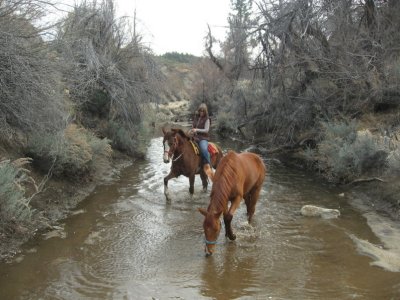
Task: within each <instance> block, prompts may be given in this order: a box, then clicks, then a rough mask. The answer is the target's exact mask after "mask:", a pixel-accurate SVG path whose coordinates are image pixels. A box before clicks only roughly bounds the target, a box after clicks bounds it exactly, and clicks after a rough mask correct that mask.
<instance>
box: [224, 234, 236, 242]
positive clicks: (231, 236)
mask: <svg viewBox="0 0 400 300" xmlns="http://www.w3.org/2000/svg"><path fill="white" fill-rule="evenodd" d="M226 236H227V237H228V238H229V239H230V240H231V241H234V240H236V234H233V233H232V234H227V235H226Z"/></svg>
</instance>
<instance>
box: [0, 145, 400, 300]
mask: <svg viewBox="0 0 400 300" xmlns="http://www.w3.org/2000/svg"><path fill="white" fill-rule="evenodd" d="M222 146H223V149H228V148H235V147H233V146H232V145H229V144H226V145H222ZM235 150H237V151H241V150H243V149H240V148H236V149H235ZM162 152H163V150H162V140H161V138H154V139H153V140H152V141H151V144H150V145H149V148H148V153H147V159H146V160H144V161H140V162H134V163H133V165H132V166H130V167H128V168H126V169H124V170H123V171H122V173H120V174H119V175H118V177H117V178H115V180H113V181H112V182H111V183H108V184H105V185H102V186H99V187H98V188H97V189H96V190H95V191H94V193H93V194H91V195H90V196H89V197H87V198H86V199H85V200H84V201H83V202H82V203H81V204H80V205H79V207H78V208H77V209H76V211H75V214H74V215H72V216H71V217H69V218H68V219H66V220H64V221H62V222H61V223H60V226H59V228H56V229H55V230H54V231H52V232H50V233H47V234H45V235H41V236H38V237H37V238H36V239H34V240H33V241H31V242H29V243H28V244H27V245H26V246H25V248H24V251H23V252H22V253H21V254H20V255H19V256H17V257H16V258H15V260H14V261H13V262H12V263H7V264H1V265H0V298H1V299H374V300H375V299H400V273H399V272H398V270H397V269H396V263H397V262H396V260H395V259H394V261H390V260H389V262H387V263H388V264H389V265H391V266H392V267H394V268H393V269H392V270H390V268H387V267H386V266H385V265H384V264H379V263H377V261H378V256H377V255H375V254H373V251H372V250H371V251H369V250H368V249H369V248H368V247H369V246H372V247H375V248H376V249H378V252H379V249H380V250H382V251H385V247H386V246H387V244H385V240H384V239H382V238H381V237H380V236H379V234H380V232H379V230H378V231H376V230H374V228H376V226H374V224H375V225H376V224H382V223H384V224H386V225H387V226H389V227H390V228H389V229H388V227H387V226H386V227H385V226H383V229H382V228H381V233H382V234H383V235H385V234H386V235H387V236H388V238H389V240H390V241H392V242H394V244H396V243H397V244H400V242H399V240H397V239H396V237H397V236H398V232H400V230H399V228H398V227H396V226H397V225H396V224H390V223H389V221H387V222H386V220H385V219H384V220H382V219H381V218H380V217H378V216H376V215H374V214H373V213H372V212H368V211H366V210H365V208H363V207H360V205H352V204H350V202H349V199H348V197H347V196H346V195H345V196H343V195H341V193H342V191H340V190H337V189H336V188H335V187H331V186H328V185H324V184H323V183H322V182H319V181H318V180H317V179H316V178H315V177H313V176H312V175H310V174H307V173H305V172H301V171H296V170H293V169H288V168H286V167H284V166H283V165H282V164H281V163H280V162H279V161H276V160H272V159H268V158H264V161H265V163H266V165H267V168H268V177H267V179H266V181H265V184H264V188H263V191H262V192H261V197H260V200H259V203H258V205H257V207H256V213H255V215H254V219H253V220H254V223H253V224H252V226H250V225H248V224H247V222H246V214H245V207H244V205H242V206H241V207H240V208H239V210H238V211H237V212H236V214H235V216H234V218H233V222H232V224H233V229H234V231H235V233H236V234H237V240H236V241H234V242H231V241H228V240H226V239H225V237H224V236H223V234H221V235H220V237H219V243H220V244H219V245H218V246H217V251H216V253H215V254H214V255H213V256H211V257H205V256H204V252H203V248H204V240H203V239H204V237H203V230H202V221H203V217H202V215H201V214H200V213H199V212H198V210H197V208H198V207H207V205H208V201H209V198H208V195H209V191H208V192H203V191H202V189H201V182H200V178H199V177H196V182H195V194H194V196H193V197H190V196H189V192H188V188H189V182H188V178H186V177H180V178H178V179H172V180H170V182H169V189H170V192H171V195H172V200H171V201H170V202H166V200H165V197H164V194H163V177H164V176H166V174H167V173H168V171H169V168H170V165H167V164H164V163H163V161H162ZM305 204H314V205H318V206H322V207H326V208H335V209H339V210H340V213H341V216H340V217H339V218H337V219H323V218H318V217H313V218H309V217H304V216H302V215H301V214H300V208H301V207H302V206H303V205H305ZM374 222H375V223H374ZM381 227H382V226H381ZM379 228H380V227H379ZM222 232H223V230H222ZM390 237H392V239H390ZM391 245H393V244H391ZM383 256H385V255H383Z"/></svg>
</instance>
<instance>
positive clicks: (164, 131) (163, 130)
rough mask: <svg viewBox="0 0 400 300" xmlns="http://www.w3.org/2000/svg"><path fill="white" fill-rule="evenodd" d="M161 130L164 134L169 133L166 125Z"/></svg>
mask: <svg viewBox="0 0 400 300" xmlns="http://www.w3.org/2000/svg"><path fill="white" fill-rule="evenodd" d="M161 130H162V132H163V134H164V135H165V134H166V133H167V130H166V129H165V128H164V127H162V128H161Z"/></svg>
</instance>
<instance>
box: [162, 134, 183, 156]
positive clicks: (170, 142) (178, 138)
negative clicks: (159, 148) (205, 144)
mask: <svg viewBox="0 0 400 300" xmlns="http://www.w3.org/2000/svg"><path fill="white" fill-rule="evenodd" d="M162 131H163V134H164V139H163V146H164V155H163V159H164V162H165V163H166V164H167V163H169V161H170V159H171V157H172V156H173V155H174V152H175V151H176V150H177V149H179V147H180V146H181V145H182V144H183V139H185V138H186V139H187V135H186V134H185V132H184V131H183V130H182V129H176V128H172V129H171V130H170V131H167V130H165V129H164V128H162Z"/></svg>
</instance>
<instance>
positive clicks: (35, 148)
mask: <svg viewBox="0 0 400 300" xmlns="http://www.w3.org/2000/svg"><path fill="white" fill-rule="evenodd" d="M111 152H112V150H111V146H110V141H109V140H108V139H99V138H97V137H95V136H94V135H93V134H91V133H90V132H88V131H87V130H85V129H83V128H79V127H78V126H76V125H70V126H68V127H67V128H66V129H65V130H64V131H63V132H59V133H56V134H53V135H46V136H45V135H36V136H33V137H32V138H31V139H30V143H29V151H28V153H29V155H30V156H32V157H33V158H34V163H35V164H36V166H37V167H39V168H40V169H42V170H43V171H46V172H48V171H51V172H52V174H53V175H55V176H56V177H67V178H69V179H82V178H84V177H91V176H93V175H94V174H96V173H98V171H99V170H101V169H102V168H103V167H104V164H107V165H108V163H109V158H110V157H111Z"/></svg>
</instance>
